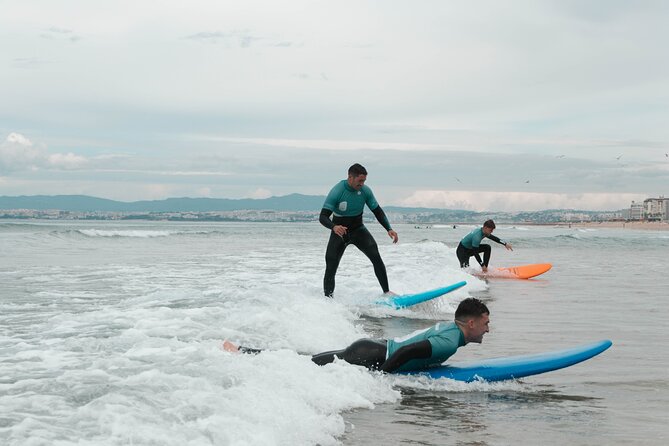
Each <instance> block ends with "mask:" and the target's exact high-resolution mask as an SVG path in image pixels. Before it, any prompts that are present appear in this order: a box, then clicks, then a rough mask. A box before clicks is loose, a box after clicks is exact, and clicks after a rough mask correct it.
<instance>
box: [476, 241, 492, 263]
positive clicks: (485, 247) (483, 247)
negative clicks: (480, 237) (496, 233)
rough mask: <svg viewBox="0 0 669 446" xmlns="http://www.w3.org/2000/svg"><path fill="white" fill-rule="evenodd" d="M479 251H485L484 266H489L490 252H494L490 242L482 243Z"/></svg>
mask: <svg viewBox="0 0 669 446" xmlns="http://www.w3.org/2000/svg"><path fill="white" fill-rule="evenodd" d="M479 252H482V253H483V266H485V267H488V263H490V253H491V252H492V248H491V247H490V245H489V244H487V243H482V244H481V245H479Z"/></svg>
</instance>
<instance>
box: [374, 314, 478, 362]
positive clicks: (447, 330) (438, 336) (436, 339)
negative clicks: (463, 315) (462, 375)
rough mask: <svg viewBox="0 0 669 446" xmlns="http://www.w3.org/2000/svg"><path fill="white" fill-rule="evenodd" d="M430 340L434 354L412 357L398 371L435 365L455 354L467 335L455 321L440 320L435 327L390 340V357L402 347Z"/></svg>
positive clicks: (463, 343)
mask: <svg viewBox="0 0 669 446" xmlns="http://www.w3.org/2000/svg"><path fill="white" fill-rule="evenodd" d="M423 340H428V341H429V342H430V345H431V346H432V356H430V357H429V358H425V359H412V360H411V361H407V362H406V364H403V365H402V366H401V367H400V368H398V369H397V371H400V372H405V371H410V370H422V369H426V368H429V367H434V366H436V365H439V364H441V363H443V362H444V361H446V360H447V359H448V358H450V357H451V356H453V354H454V353H455V352H456V351H457V349H458V348H459V347H462V346H463V345H465V337H464V335H463V334H462V331H461V330H460V328H459V327H458V326H457V325H456V324H455V322H439V323H438V324H436V325H435V326H434V327H430V328H428V329H425V330H419V331H415V332H413V333H411V334H409V335H407V336H404V337H402V338H395V339H389V340H388V353H387V355H388V357H390V356H392V355H393V353H395V352H396V351H397V350H398V349H399V348H400V347H403V346H405V345H407V344H412V343H414V342H419V341H423Z"/></svg>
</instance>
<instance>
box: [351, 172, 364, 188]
mask: <svg viewBox="0 0 669 446" xmlns="http://www.w3.org/2000/svg"><path fill="white" fill-rule="evenodd" d="M365 181H367V175H358V176H357V177H354V176H353V175H349V176H348V185H349V186H351V187H352V188H353V189H355V190H360V189H362V186H364V185H365Z"/></svg>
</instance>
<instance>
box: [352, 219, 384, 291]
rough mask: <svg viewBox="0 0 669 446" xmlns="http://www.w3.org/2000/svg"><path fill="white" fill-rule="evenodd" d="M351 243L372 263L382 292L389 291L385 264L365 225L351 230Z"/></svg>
mask: <svg viewBox="0 0 669 446" xmlns="http://www.w3.org/2000/svg"><path fill="white" fill-rule="evenodd" d="M351 243H353V244H354V245H355V246H357V247H358V249H359V250H360V251H362V252H363V254H365V255H366V256H367V258H368V259H369V260H370V261H371V262H372V265H373V266H374V274H376V278H377V279H378V281H379V285H381V289H383V292H384V293H387V292H388V291H390V287H389V286H388V274H387V273H386V265H385V264H384V263H383V259H381V254H379V247H378V245H377V244H376V240H374V237H372V234H370V233H369V231H368V230H367V228H366V227H365V226H360V227H359V228H357V229H355V230H353V231H352V232H351Z"/></svg>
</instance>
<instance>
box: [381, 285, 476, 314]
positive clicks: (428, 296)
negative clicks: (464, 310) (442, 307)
mask: <svg viewBox="0 0 669 446" xmlns="http://www.w3.org/2000/svg"><path fill="white" fill-rule="evenodd" d="M465 285H467V282H466V281H464V280H463V281H462V282H458V283H454V284H453V285H449V286H445V287H441V288H435V289H433V290H430V291H424V292H422V293H417V294H405V295H402V296H393V297H389V298H387V299H384V300H380V301H378V302H376V303H377V304H379V305H386V306H388V307H393V308H395V309H400V308H406V307H411V306H413V305H417V304H420V303H423V302H427V301H428V300H432V299H435V298H437V297H439V296H443V295H444V294H446V293H450V292H451V291H454V290H457V289H458V288H462V287H463V286H465Z"/></svg>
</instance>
